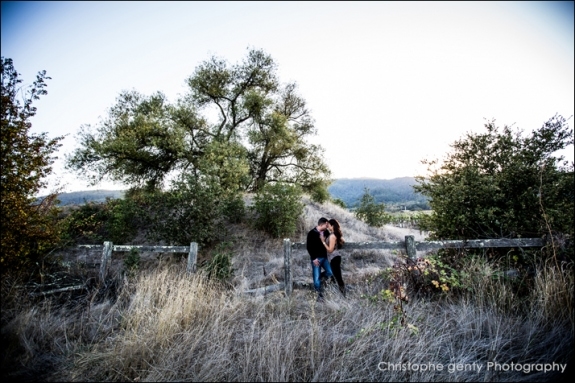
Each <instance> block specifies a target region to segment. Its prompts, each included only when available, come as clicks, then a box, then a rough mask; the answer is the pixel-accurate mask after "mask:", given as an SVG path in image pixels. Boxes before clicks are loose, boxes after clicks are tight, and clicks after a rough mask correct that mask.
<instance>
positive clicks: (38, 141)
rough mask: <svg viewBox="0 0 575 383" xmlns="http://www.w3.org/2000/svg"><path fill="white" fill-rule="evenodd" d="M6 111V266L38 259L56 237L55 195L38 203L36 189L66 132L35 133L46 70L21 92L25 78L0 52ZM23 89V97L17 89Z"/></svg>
mask: <svg viewBox="0 0 575 383" xmlns="http://www.w3.org/2000/svg"><path fill="white" fill-rule="evenodd" d="M1 65H2V91H1V92H2V96H1V97H2V102H1V108H2V113H1V114H2V115H1V131H2V135H1V141H0V161H1V163H0V171H1V182H0V201H1V202H0V203H1V215H2V219H1V220H0V222H1V223H0V225H1V226H0V245H1V246H0V247H1V253H0V264H1V265H2V268H3V270H4V271H6V270H8V269H12V268H19V267H21V266H23V265H25V264H28V263H30V262H37V261H38V260H39V259H40V258H41V257H42V256H43V255H44V254H45V253H46V251H47V250H48V249H50V248H52V247H55V246H56V244H57V242H58V236H59V228H58V226H57V225H55V217H56V215H57V210H56V208H55V202H56V196H55V195H50V196H48V197H46V198H44V199H43V200H42V201H41V202H39V203H35V198H33V197H34V195H35V194H36V193H37V192H38V191H39V190H40V189H41V188H42V187H44V186H46V182H45V180H44V179H45V177H46V176H47V175H49V174H50V173H51V172H52V167H51V165H52V163H53V159H54V158H53V157H52V154H53V153H54V152H55V151H56V150H57V149H58V147H60V141H61V140H62V139H63V137H57V138H54V139H51V140H50V139H48V137H47V134H46V133H42V134H39V135H37V134H31V133H30V128H31V127H32V124H31V122H30V118H31V117H33V116H34V115H35V114H36V108H35V107H34V106H32V103H33V102H34V100H38V99H39V98H40V96H43V95H46V94H47V91H46V89H45V87H46V85H47V84H46V83H45V81H46V80H48V79H50V77H48V76H46V71H42V72H39V73H38V75H37V76H36V81H34V83H33V84H32V85H31V86H29V87H28V88H26V90H25V92H22V93H20V92H21V85H19V84H21V83H22V80H21V79H20V78H19V73H18V72H17V71H16V69H15V68H14V64H13V62H12V59H5V58H4V57H2V61H1ZM19 94H23V98H22V100H20V99H19V97H18V95H19Z"/></svg>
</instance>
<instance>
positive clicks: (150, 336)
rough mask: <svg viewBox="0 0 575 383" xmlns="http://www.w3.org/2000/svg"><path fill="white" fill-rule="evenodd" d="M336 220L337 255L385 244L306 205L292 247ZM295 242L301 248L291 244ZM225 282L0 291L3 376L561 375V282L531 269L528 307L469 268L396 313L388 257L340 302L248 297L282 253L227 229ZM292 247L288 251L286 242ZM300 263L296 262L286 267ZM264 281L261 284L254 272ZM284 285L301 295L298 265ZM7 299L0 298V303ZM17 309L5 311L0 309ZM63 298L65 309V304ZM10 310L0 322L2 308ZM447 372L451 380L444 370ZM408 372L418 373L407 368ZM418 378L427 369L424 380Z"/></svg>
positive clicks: (383, 235)
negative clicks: (549, 367) (359, 245)
mask: <svg viewBox="0 0 575 383" xmlns="http://www.w3.org/2000/svg"><path fill="white" fill-rule="evenodd" d="M321 216H326V217H328V218H332V217H333V218H336V219H338V220H339V221H340V222H341V223H342V226H343V227H344V234H345V235H346V238H347V240H348V241H354V242H355V241H364V240H371V241H373V240H395V239H394V238H393V237H392V235H391V234H390V232H389V231H387V230H386V229H385V228H382V229H372V228H371V229H370V228H367V227H364V224H363V223H361V222H358V221H356V220H355V219H354V218H353V216H352V215H351V213H349V212H347V211H345V210H344V209H341V208H339V207H337V206H335V205H332V204H314V203H311V202H309V201H307V203H306V214H305V216H304V217H303V218H302V221H301V222H300V225H299V229H298V232H297V233H296V234H295V235H294V237H293V238H291V239H292V240H293V241H294V242H296V241H297V242H299V241H304V240H305V234H307V231H308V230H309V229H311V228H312V227H313V226H315V224H316V223H317V218H319V217H321ZM302 237H303V238H304V239H303V240H301V238H302ZM230 239H231V240H233V241H234V243H235V244H236V246H235V248H234V254H233V263H234V268H235V276H234V278H233V279H232V281H231V283H228V284H226V285H222V284H218V283H216V282H214V281H210V280H208V279H207V278H206V277H205V276H204V275H202V274H201V273H199V274H195V275H188V274H186V273H185V272H184V271H183V270H185V267H182V265H179V264H169V263H168V264H165V265H163V266H161V267H155V268H150V269H145V270H141V271H140V272H139V274H138V275H137V276H136V277H134V278H133V279H127V278H126V279H121V278H119V279H117V280H115V282H114V283H113V284H112V287H114V289H111V288H110V287H108V289H102V288H101V289H100V290H91V291H89V292H88V293H87V294H79V295H69V296H60V297H55V296H54V297H53V298H49V297H48V298H46V299H42V300H33V299H24V298H25V296H23V295H22V294H21V292H19V291H18V290H16V289H15V288H14V287H13V286H11V285H10V284H9V283H7V282H6V283H5V281H3V285H2V286H3V296H2V303H3V314H2V316H3V318H2V331H1V335H2V375H3V377H6V378H10V379H11V380H20V381H272V380H273V381H350V380H351V381H502V382H509V381H554V380H557V379H562V378H565V377H566V376H567V373H563V374H562V373H559V372H557V371H555V372H543V371H532V372H530V373H528V374H526V373H523V372H521V371H503V370H496V369H494V368H491V369H487V366H488V363H500V365H503V366H509V364H510V363H512V362H513V363H516V364H517V363H519V364H520V365H522V366H523V365H528V364H533V365H534V366H536V365H543V364H545V363H566V362H569V363H572V362H571V361H572V359H573V346H574V341H573V338H574V335H575V330H574V327H575V326H574V323H575V320H574V307H573V287H574V278H573V269H572V268H568V269H565V270H558V269H557V268H554V267H553V265H542V266H541V268H540V269H539V270H537V273H536V275H535V277H534V278H533V279H532V284H531V287H530V290H529V293H528V295H527V296H525V295H518V293H517V292H516V289H514V285H513V283H514V282H513V281H508V280H505V279H500V278H499V277H498V275H499V274H498V270H496V269H495V266H493V265H492V264H490V263H488V262H486V261H484V260H481V259H472V260H470V261H469V262H468V263H467V264H466V265H465V270H463V271H464V272H465V273H466V275H467V277H466V280H465V283H466V286H467V287H468V292H464V293H462V294H460V295H453V294H448V295H446V296H444V297H442V298H437V299H429V298H424V297H418V296H412V297H411V300H410V302H409V303H407V304H404V305H403V310H404V314H405V320H406V325H405V326H402V325H401V324H400V323H398V321H397V318H398V308H397V302H390V301H386V300H381V299H374V298H375V297H376V296H378V295H379V293H380V291H381V290H383V289H386V288H387V287H388V285H387V284H388V281H386V280H385V278H384V277H382V275H380V274H379V271H380V270H381V269H382V268H383V267H385V266H388V265H390V263H391V262H392V261H393V259H394V258H393V254H391V253H389V252H388V253H385V254H383V253H381V254H380V253H379V252H363V253H355V252H354V253H351V254H348V255H346V258H345V260H344V279H346V282H347V283H348V284H349V285H350V287H352V288H351V289H350V291H349V293H348V296H347V298H343V297H342V296H341V295H340V294H339V292H338V291H337V289H336V288H332V287H330V288H329V289H328V292H327V296H326V301H325V303H323V304H321V303H317V302H316V300H315V298H316V296H315V294H314V293H313V291H312V290H311V289H309V290H305V289H296V290H294V293H293V295H292V296H291V297H289V298H288V297H286V296H285V295H284V294H283V292H276V293H272V294H269V295H265V296H255V297H253V296H249V295H246V294H244V293H243V291H244V290H246V289H248V288H253V287H260V286H262V285H268V284H271V283H275V282H276V281H278V280H279V281H281V280H282V274H283V269H282V267H283V260H282V258H281V257H282V252H281V249H282V244H281V240H272V239H270V238H268V237H267V236H265V235H263V234H262V233H259V232H255V231H252V230H250V229H249V228H247V227H241V226H238V227H235V228H232V233H231V234H230ZM298 239H299V240H298ZM298 257H299V258H298ZM264 270H265V272H264ZM293 271H294V279H295V280H298V278H300V279H302V280H308V281H310V282H311V271H310V266H309V259H308V258H306V254H303V253H302V254H299V255H298V254H295V255H294V266H293ZM4 293H6V295H5V294H4ZM10 297H16V299H9V298H10ZM66 297H68V299H66ZM5 302H7V303H9V304H10V307H11V309H10V310H7V311H5V310H4V303H5ZM456 365H459V366H461V367H462V370H460V371H459V370H455V369H453V370H452V369H451V367H455V366H456ZM416 367H417V368H416ZM422 368H426V370H425V371H422V370H421V369H422Z"/></svg>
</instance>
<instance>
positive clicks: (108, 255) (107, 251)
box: [78, 241, 198, 283]
mask: <svg viewBox="0 0 575 383" xmlns="http://www.w3.org/2000/svg"><path fill="white" fill-rule="evenodd" d="M78 248H80V249H87V250H98V251H102V262H101V263H100V281H101V282H102V283H105V280H106V274H107V272H108V264H109V262H110V259H112V252H114V251H119V252H122V251H132V249H135V250H138V251H141V252H149V253H187V254H188V264H187V266H186V271H187V272H188V273H193V272H195V271H196V261H197V259H198V244H197V243H196V242H192V243H190V246H144V245H114V244H113V243H112V242H108V241H107V242H104V245H78Z"/></svg>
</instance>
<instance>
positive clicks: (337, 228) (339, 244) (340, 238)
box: [328, 218, 345, 249]
mask: <svg viewBox="0 0 575 383" xmlns="http://www.w3.org/2000/svg"><path fill="white" fill-rule="evenodd" d="M328 222H329V224H330V225H331V227H333V233H334V234H335V239H336V241H335V246H336V248H338V249H341V248H342V247H343V244H344V243H345V240H344V239H343V233H342V232H341V226H340V225H339V222H337V220H336V219H333V218H332V219H330V220H329V221H328Z"/></svg>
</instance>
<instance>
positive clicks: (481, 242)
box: [78, 235, 545, 296]
mask: <svg viewBox="0 0 575 383" xmlns="http://www.w3.org/2000/svg"><path fill="white" fill-rule="evenodd" d="M283 244H284V246H283V248H284V272H285V283H279V284H277V285H274V286H267V287H265V288H262V289H263V290H265V292H271V291H277V290H281V289H284V290H285V293H286V295H287V296H290V295H291V293H292V291H293V279H292V267H291V259H292V250H301V249H306V244H305V243H304V242H294V243H292V242H291V240H290V239H289V238H286V239H284V242H283ZM543 246H545V242H544V240H543V239H542V238H515V239H505V238H501V239H471V240H446V241H415V237H414V236H413V235H407V236H405V241H398V242H346V243H345V247H344V249H342V250H341V251H347V250H372V249H378V250H382V249H387V250H404V251H405V252H406V254H407V256H408V257H409V258H412V259H415V258H416V254H417V251H427V250H436V249H464V248H475V249H481V248H494V247H519V248H523V247H543ZM78 247H79V248H84V249H88V250H101V251H102V261H101V263H100V274H99V277H100V281H101V282H105V278H106V274H107V269H108V264H109V263H110V260H111V258H112V252H113V251H118V252H127V251H131V250H132V249H136V250H138V251H140V252H155V253H187V254H188V262H187V266H186V271H187V272H188V273H193V272H195V271H196V261H197V256H198V244H197V243H195V242H192V243H190V246H136V245H114V244H113V243H112V242H104V245H103V246H102V245H79V246H78ZM262 289H255V290H250V291H247V292H248V293H253V292H257V291H259V290H262Z"/></svg>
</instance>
